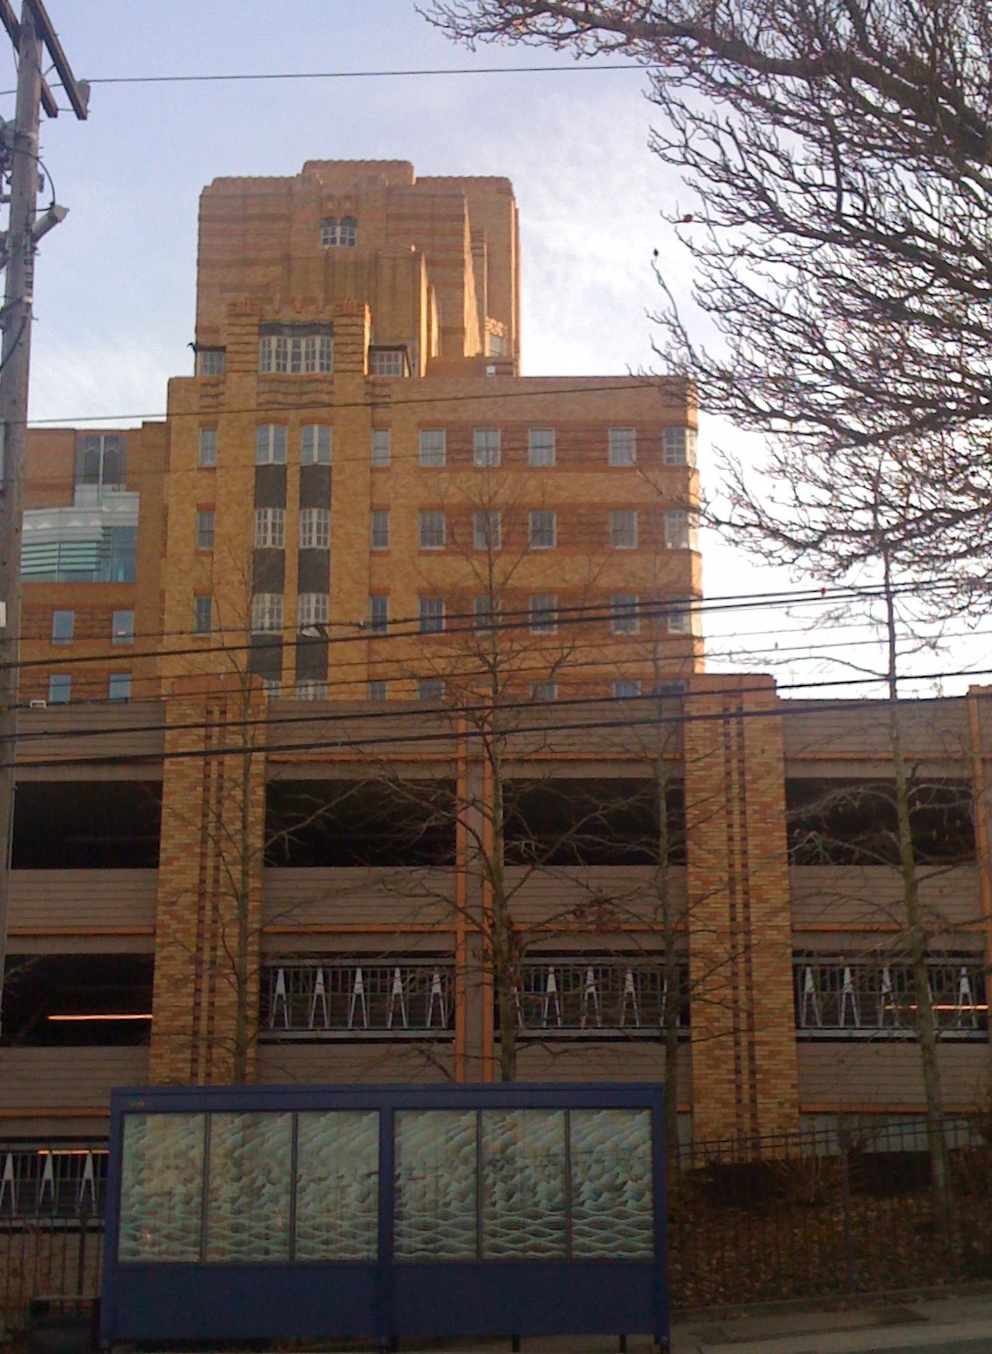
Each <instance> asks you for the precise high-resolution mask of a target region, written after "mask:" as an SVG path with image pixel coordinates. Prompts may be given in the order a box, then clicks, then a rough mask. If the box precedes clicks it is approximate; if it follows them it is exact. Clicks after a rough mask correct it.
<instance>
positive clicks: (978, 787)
mask: <svg viewBox="0 0 992 1354" xmlns="http://www.w3.org/2000/svg"><path fill="white" fill-rule="evenodd" d="M968 733H969V738H970V743H971V782H972V794H973V795H974V810H973V812H974V815H975V856H976V860H977V863H978V887H979V894H980V898H981V906H982V932H983V935H984V940H985V971H986V973H989V972H990V971H992V970H990V966H992V687H988V686H971V687H969V688H968ZM987 984H988V979H986V985H987ZM990 1070H992V1069H990Z"/></svg>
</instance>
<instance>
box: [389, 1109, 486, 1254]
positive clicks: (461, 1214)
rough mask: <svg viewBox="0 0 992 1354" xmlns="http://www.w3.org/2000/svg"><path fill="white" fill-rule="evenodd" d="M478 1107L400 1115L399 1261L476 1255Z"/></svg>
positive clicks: (397, 1151) (397, 1127)
mask: <svg viewBox="0 0 992 1354" xmlns="http://www.w3.org/2000/svg"><path fill="white" fill-rule="evenodd" d="M475 1160H476V1143H475V1112H474V1111H473V1110H403V1111H400V1112H398V1113H397V1115H396V1237H395V1254H396V1258H397V1260H465V1259H474V1258H475V1255H476V1230H477V1228H476V1184H475Z"/></svg>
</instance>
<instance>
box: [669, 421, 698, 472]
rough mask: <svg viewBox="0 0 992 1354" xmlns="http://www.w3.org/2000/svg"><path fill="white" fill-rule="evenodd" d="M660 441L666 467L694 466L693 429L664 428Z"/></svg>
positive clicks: (694, 440) (694, 438)
mask: <svg viewBox="0 0 992 1354" xmlns="http://www.w3.org/2000/svg"><path fill="white" fill-rule="evenodd" d="M662 440H663V448H664V456H665V464H666V465H695V464H696V432H695V429H694V428H666V429H665V432H664V437H663V439H662Z"/></svg>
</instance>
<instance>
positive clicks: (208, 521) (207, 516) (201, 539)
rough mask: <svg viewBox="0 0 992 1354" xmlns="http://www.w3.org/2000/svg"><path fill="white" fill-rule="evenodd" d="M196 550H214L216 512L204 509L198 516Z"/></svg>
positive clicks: (211, 509)
mask: <svg viewBox="0 0 992 1354" xmlns="http://www.w3.org/2000/svg"><path fill="white" fill-rule="evenodd" d="M196 548H197V550H212V549H213V548H214V510H213V508H204V509H203V510H202V511H201V512H197V514H196Z"/></svg>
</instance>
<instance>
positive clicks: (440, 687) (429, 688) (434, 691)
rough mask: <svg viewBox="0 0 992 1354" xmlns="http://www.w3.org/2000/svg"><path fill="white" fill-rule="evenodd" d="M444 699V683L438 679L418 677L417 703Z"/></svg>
mask: <svg viewBox="0 0 992 1354" xmlns="http://www.w3.org/2000/svg"><path fill="white" fill-rule="evenodd" d="M443 699H444V682H442V680H441V678H440V677H420V678H418V680H417V700H418V701H439V700H443Z"/></svg>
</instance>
